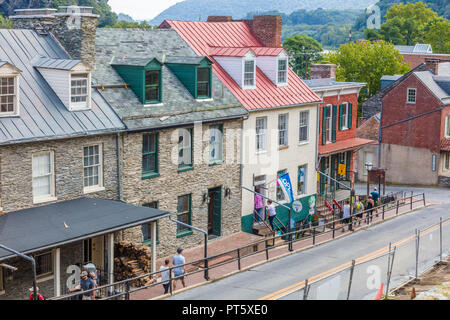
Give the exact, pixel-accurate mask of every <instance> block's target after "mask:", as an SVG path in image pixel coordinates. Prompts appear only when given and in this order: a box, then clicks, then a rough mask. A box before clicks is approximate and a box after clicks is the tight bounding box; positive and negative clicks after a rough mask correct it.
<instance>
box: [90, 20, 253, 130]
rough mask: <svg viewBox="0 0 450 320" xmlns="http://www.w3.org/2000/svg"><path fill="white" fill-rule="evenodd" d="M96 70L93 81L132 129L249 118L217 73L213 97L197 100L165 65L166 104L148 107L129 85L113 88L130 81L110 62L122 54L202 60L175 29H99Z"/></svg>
mask: <svg viewBox="0 0 450 320" xmlns="http://www.w3.org/2000/svg"><path fill="white" fill-rule="evenodd" d="M96 51H97V57H96V69H95V70H94V71H93V74H92V81H93V82H94V83H95V84H96V85H104V86H105V90H104V91H101V94H102V95H103V97H104V98H105V99H106V100H107V101H108V102H109V103H110V104H111V106H112V107H113V108H114V110H115V111H116V112H117V113H118V114H119V116H120V117H121V118H122V119H123V121H124V123H125V124H126V126H127V128H128V130H131V131H138V130H145V129H157V128H164V127H173V126H182V125H190V124H193V123H194V122H195V121H215V120H225V119H234V118H240V117H243V116H246V115H247V114H248V112H247V111H246V110H245V108H243V107H242V105H241V104H240V102H239V101H238V100H237V99H236V98H235V97H234V96H233V94H232V93H231V92H230V91H229V90H228V89H227V88H226V87H224V86H223V84H222V82H221V81H220V80H219V79H218V78H217V77H216V76H215V75H214V74H213V76H212V99H207V100H204V101H200V100H198V101H197V100H196V99H194V97H193V96H192V95H191V94H190V93H189V91H188V90H187V89H186V87H185V86H184V85H183V84H182V83H181V82H180V81H179V79H178V78H177V77H176V76H175V75H174V74H173V73H172V71H171V70H170V69H169V68H168V67H167V66H166V65H163V66H162V78H163V87H162V103H161V104H155V105H147V106H144V105H143V104H142V103H141V102H140V101H139V99H138V98H137V96H136V95H135V94H134V92H133V91H132V90H131V89H130V88H129V87H128V88H124V87H122V88H108V85H124V84H125V82H124V81H123V79H122V78H121V77H120V75H119V74H118V73H117V72H116V71H115V70H114V68H113V67H112V66H111V62H112V61H116V60H115V59H121V58H122V57H141V58H149V57H155V58H156V59H157V60H158V61H164V62H165V63H169V62H171V61H172V62H175V61H176V62H178V63H180V62H184V63H187V62H189V63H195V64H197V63H199V62H200V61H201V60H202V59H203V58H204V57H200V56H199V55H197V54H196V53H195V52H194V51H193V50H192V49H191V48H190V47H189V46H188V45H187V44H186V42H185V41H184V40H183V39H182V38H181V37H180V36H179V35H178V34H177V33H176V32H175V31H174V30H162V29H156V30H136V29H110V28H105V29H97V38H96Z"/></svg>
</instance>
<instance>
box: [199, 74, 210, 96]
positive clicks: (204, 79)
mask: <svg viewBox="0 0 450 320" xmlns="http://www.w3.org/2000/svg"><path fill="white" fill-rule="evenodd" d="M210 82H211V68H197V98H199V99H201V98H210V97H211V93H210V86H209V84H210Z"/></svg>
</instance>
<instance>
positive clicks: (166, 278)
mask: <svg viewBox="0 0 450 320" xmlns="http://www.w3.org/2000/svg"><path fill="white" fill-rule="evenodd" d="M169 263H170V261H169V259H166V260H165V261H164V265H163V266H161V267H160V268H159V271H161V284H162V285H163V287H164V294H167V293H168V292H169V288H170V270H169Z"/></svg>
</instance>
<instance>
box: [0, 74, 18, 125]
mask: <svg viewBox="0 0 450 320" xmlns="http://www.w3.org/2000/svg"><path fill="white" fill-rule="evenodd" d="M3 78H13V79H14V94H9V93H8V94H4V95H3V94H1V91H0V99H1V97H2V96H13V111H10V112H2V111H1V107H0V117H11V116H17V115H19V106H20V103H19V92H20V91H19V76H18V75H0V81H1V79H3Z"/></svg>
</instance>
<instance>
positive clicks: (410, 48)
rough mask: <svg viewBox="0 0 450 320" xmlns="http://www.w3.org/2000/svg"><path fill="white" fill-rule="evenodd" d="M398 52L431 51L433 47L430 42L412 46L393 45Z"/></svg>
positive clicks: (423, 52)
mask: <svg viewBox="0 0 450 320" xmlns="http://www.w3.org/2000/svg"><path fill="white" fill-rule="evenodd" d="M394 48H395V49H397V50H398V51H399V52H400V53H419V54H420V53H422V54H425V53H433V49H432V48H431V45H430V44H424V43H417V44H416V45H414V46H402V45H399V46H394Z"/></svg>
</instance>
